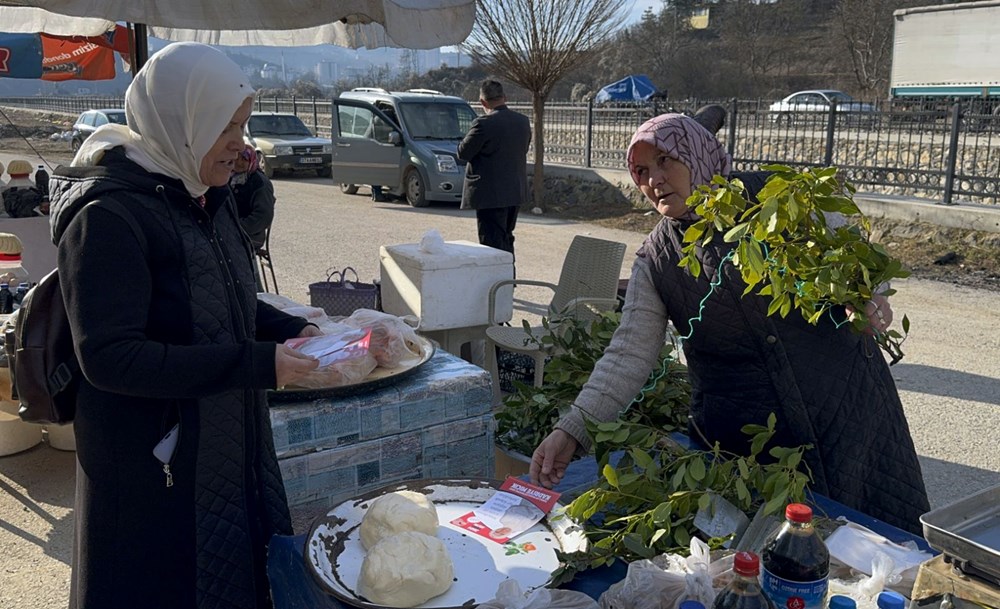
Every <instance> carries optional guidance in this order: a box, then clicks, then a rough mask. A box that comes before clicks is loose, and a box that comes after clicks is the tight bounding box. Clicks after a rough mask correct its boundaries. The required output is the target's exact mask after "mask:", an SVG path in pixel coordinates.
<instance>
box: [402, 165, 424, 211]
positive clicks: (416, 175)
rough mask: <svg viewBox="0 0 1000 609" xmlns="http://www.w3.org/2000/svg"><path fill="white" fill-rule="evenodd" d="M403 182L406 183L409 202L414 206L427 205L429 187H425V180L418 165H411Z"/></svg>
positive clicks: (407, 200)
mask: <svg viewBox="0 0 1000 609" xmlns="http://www.w3.org/2000/svg"><path fill="white" fill-rule="evenodd" d="M403 184H405V185H406V202H407V203H409V204H410V205H411V206H413V207H427V203H428V201H427V189H425V188H424V180H423V178H421V177H420V171H419V170H417V168H416V167H410V169H409V171H407V172H406V177H405V178H403Z"/></svg>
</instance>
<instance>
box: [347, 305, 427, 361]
mask: <svg viewBox="0 0 1000 609" xmlns="http://www.w3.org/2000/svg"><path fill="white" fill-rule="evenodd" d="M340 323H342V324H346V325H349V326H351V327H354V328H371V329H372V336H371V341H370V343H369V345H368V351H369V353H371V354H372V355H374V356H375V361H377V362H378V365H379V366H382V367H383V368H395V367H397V366H399V365H400V363H401V362H403V361H404V360H405V359H407V358H411V357H419V356H420V354H421V350H420V341H419V339H418V338H417V332H416V330H414V329H413V328H412V327H410V326H409V325H407V323H406V322H405V321H403V319H401V318H399V317H396V316H395V315H390V314H388V313H382V312H380V311H373V310H371V309H358V310H357V311H355V312H354V313H353V314H352V315H351V316H350V317H346V318H344V319H342V320H340Z"/></svg>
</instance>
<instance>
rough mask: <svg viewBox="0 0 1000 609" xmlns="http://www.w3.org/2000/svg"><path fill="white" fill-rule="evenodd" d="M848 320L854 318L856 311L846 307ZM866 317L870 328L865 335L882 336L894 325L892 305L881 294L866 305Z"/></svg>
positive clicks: (866, 329) (873, 297) (876, 295)
mask: <svg viewBox="0 0 1000 609" xmlns="http://www.w3.org/2000/svg"><path fill="white" fill-rule="evenodd" d="M845 310H846V312H847V317H848V319H853V318H854V309H853V308H851V307H846V309H845ZM865 317H867V318H868V323H869V326H868V327H867V328H865V334H869V335H877V334H882V333H883V332H885V331H886V330H888V329H889V326H890V325H891V324H892V305H890V304H889V299H888V298H887V297H885V296H882V295H881V294H875V295H874V296H872V299H871V300H869V301H868V302H867V303H865Z"/></svg>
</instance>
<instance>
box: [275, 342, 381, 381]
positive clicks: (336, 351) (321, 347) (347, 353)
mask: <svg viewBox="0 0 1000 609" xmlns="http://www.w3.org/2000/svg"><path fill="white" fill-rule="evenodd" d="M370 339H371V330H369V329H367V328H364V329H356V328H348V330H347V331H346V332H341V333H338V334H324V335H322V336H310V337H303V338H293V339H290V340H288V341H285V344H286V345H288V346H289V347H291V348H293V349H296V350H297V351H300V352H302V353H305V354H306V355H310V356H312V357H315V358H316V359H318V360H319V361H320V367H319V368H317V369H316V370H313V371H312V372H309V373H308V374H306V375H305V376H303V377H302V378H300V379H298V380H296V381H295V386H296V387H306V388H310V389H322V388H328V387H342V386H344V385H353V384H354V383H358V382H360V381H363V380H364V379H365V377H367V376H368V375H369V374H371V371H372V370H374V369H375V368H376V367H377V366H378V363H377V362H376V361H375V356H374V355H372V353H371V352H370V351H369V343H370Z"/></svg>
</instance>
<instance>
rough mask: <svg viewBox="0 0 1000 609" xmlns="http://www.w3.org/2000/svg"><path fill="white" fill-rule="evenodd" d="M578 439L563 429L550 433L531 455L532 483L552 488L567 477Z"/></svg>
mask: <svg viewBox="0 0 1000 609" xmlns="http://www.w3.org/2000/svg"><path fill="white" fill-rule="evenodd" d="M577 444H578V443H577V441H576V438H574V437H573V436H571V435H569V434H568V433H566V432H565V431H563V430H561V429H556V430H554V431H553V432H552V433H550V434H549V435H548V436H547V437H546V438H545V439H544V440H542V443H541V444H539V445H538V448H536V449H535V453H534V454H533V455H531V469H530V470H529V471H530V474H531V482H532V484H541V485H542V486H544V487H545V488H552V487H553V486H555V485H557V484H559V481H560V480H562V478H563V476H565V475H566V467H567V466H568V465H569V462H570V461H571V460H572V459H573V453H575V452H576V448H577Z"/></svg>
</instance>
